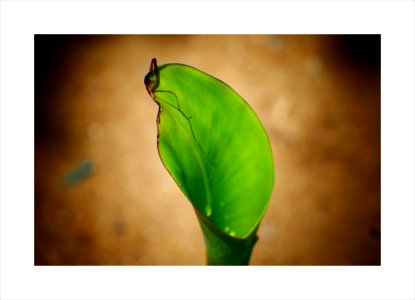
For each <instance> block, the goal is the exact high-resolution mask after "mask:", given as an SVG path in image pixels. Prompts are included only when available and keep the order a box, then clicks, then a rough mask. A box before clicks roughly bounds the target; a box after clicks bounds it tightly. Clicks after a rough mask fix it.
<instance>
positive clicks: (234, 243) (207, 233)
mask: <svg viewBox="0 0 415 300" xmlns="http://www.w3.org/2000/svg"><path fill="white" fill-rule="evenodd" d="M196 215H197V218H198V220H199V224H200V227H201V229H202V232H203V237H204V240H205V246H206V257H207V264H208V265H209V266H247V265H249V260H250V258H251V254H252V250H253V248H254V246H255V243H256V241H257V240H258V236H257V235H256V232H257V229H255V230H254V232H253V233H252V234H251V235H249V236H248V237H247V238H244V239H240V238H235V237H232V236H230V235H227V234H225V233H223V232H221V231H220V230H218V229H217V228H215V227H214V226H213V225H212V224H211V223H210V222H209V221H208V220H206V218H204V217H203V216H202V215H201V214H200V213H198V211H197V210H196Z"/></svg>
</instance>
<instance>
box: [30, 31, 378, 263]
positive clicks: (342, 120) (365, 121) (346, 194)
mask: <svg viewBox="0 0 415 300" xmlns="http://www.w3.org/2000/svg"><path fill="white" fill-rule="evenodd" d="M153 57H156V58H157V60H158V62H159V64H164V63H171V62H180V63H184V64H189V65H192V66H194V67H196V68H198V69H201V70H203V71H205V72H206V73H208V74H211V75H213V76H215V77H218V78H220V79H221V80H223V81H225V82H226V83H228V84H229V85H230V86H232V87H233V88H234V89H235V90H236V91H238V93H239V94H240V95H242V96H243V97H244V98H245V99H246V100H247V101H248V102H249V103H250V105H251V106H252V107H253V109H254V110H255V111H256V112H257V114H258V116H259V118H260V119H261V120H262V122H263V124H264V126H265V128H266V130H267V132H268V134H269V136H270V139H271V143H272V148H273V152H274V160H275V170H276V176H275V187H274V192H273V197H272V200H271V204H270V207H269V210H268V212H267V214H266V215H265V218H264V220H263V222H262V225H261V227H260V230H259V237H260V240H259V241H258V243H257V245H256V247H255V249H254V252H253V255H252V258H251V264H253V265H379V264H380V36H379V35H372V36H371V35H358V36H353V35H342V36H329V35H322V36H318V35H315V36H314V35H304V36H303V35H166V36H163V35H154V36H152V35H119V36H105V35H101V36H87V35H83V36H76V35H75V36H70V35H61V36H50V35H37V36H35V264H36V265H204V264H205V253H204V244H203V238H202V234H201V231H200V229H199V226H198V223H197V221H196V216H195V214H194V212H193V209H192V206H191V205H190V202H189V201H188V200H187V199H186V198H185V197H184V195H183V194H182V193H181V192H180V190H179V188H178V187H177V186H176V185H175V183H174V181H173V179H172V178H171V177H170V176H169V174H168V173H167V171H166V170H165V169H164V167H163V165H162V163H161V161H160V159H159V157H158V153H157V149H156V132H157V131H156V114H157V106H156V104H155V103H154V102H153V101H152V99H151V98H150V96H149V95H148V94H147V92H146V90H145V88H144V84H143V78H144V76H145V75H146V73H147V72H148V69H149V65H150V60H151V58H153Z"/></svg>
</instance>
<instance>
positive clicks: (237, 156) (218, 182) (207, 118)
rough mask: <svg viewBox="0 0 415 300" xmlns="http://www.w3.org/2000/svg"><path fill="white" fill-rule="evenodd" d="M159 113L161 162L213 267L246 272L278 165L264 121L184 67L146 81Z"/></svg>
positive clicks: (154, 70)
mask: <svg viewBox="0 0 415 300" xmlns="http://www.w3.org/2000/svg"><path fill="white" fill-rule="evenodd" d="M144 82H145V85H146V88H147V91H148V92H149V94H150V95H151V96H152V97H153V99H154V100H155V101H156V103H157V104H158V105H159V113H158V118H157V119H158V150H159V154H160V157H161V160H162V162H163V164H164V166H165V167H166V169H167V170H168V171H169V173H170V174H171V176H172V177H173V179H174V180H175V181H176V183H177V185H178V186H179V187H180V189H181V190H182V192H183V193H184V194H185V195H186V197H187V198H188V199H189V200H190V202H191V203H192V205H193V206H194V208H195V210H196V213H197V215H198V219H199V222H200V224H201V228H202V231H203V234H204V238H205V243H206V246H207V253H208V263H209V264H248V262H249V257H250V254H251V251H252V248H253V246H254V244H255V242H256V240H257V237H256V231H257V229H258V226H259V224H260V221H261V220H262V218H263V216H264V214H265V211H266V209H267V207H268V202H269V199H270V197H271V193H272V188H273V184H274V164H273V157H272V151H271V146H270V142H269V139H268V136H267V134H266V132H265V130H264V128H263V126H262V125H261V122H260V121H259V119H258V117H257V116H256V114H255V113H254V111H253V110H252V109H251V107H250V106H249V105H248V103H247V102H246V101H245V100H244V99H243V98H242V97H241V96H239V95H238V94H237V93H236V92H235V91H234V90H233V89H232V88H231V87H230V86H228V85H227V84H226V83H224V82H222V81H220V80H219V79H216V78H214V77H212V76H210V75H208V74H206V73H203V72H202V71H199V70H197V69H195V68H193V67H190V66H187V65H183V64H166V65H162V66H159V67H157V63H156V60H155V59H153V61H152V64H151V68H150V72H149V73H148V74H147V75H146V77H145V80H144Z"/></svg>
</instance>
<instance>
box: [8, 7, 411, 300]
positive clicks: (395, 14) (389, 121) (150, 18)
mask: <svg viewBox="0 0 415 300" xmlns="http://www.w3.org/2000/svg"><path fill="white" fill-rule="evenodd" d="M414 8H415V5H414V2H413V1H338V2H335V1H291V2H289V1H278V2H273V1H252V2H251V1H212V2H207V1H198V2H191V1H153V2H152V1H140V2H133V1H119V2H115V1H114V2H110V1H73V2H71V1H55V2H53V1H2V2H1V27H0V28H1V31H0V33H1V35H0V36H1V52H0V54H1V73H0V79H1V86H0V87H1V94H0V95H1V107H0V113H1V119H0V121H1V127H0V130H1V131H0V133H1V163H0V166H1V194H0V195H1V261H0V262H1V298H2V299H281V298H283V299H316V298H317V299H369V298H370V299H413V297H414V279H415V278H414V236H415V234H414V182H415V178H414V136H415V134H414V82H415V76H414V68H415V64H414V53H415V48H414V36H415V32H414V28H415V26H414V25H415V24H414ZM190 24H191V25H190ZM36 33H59V34H62V33H106V34H108V33H117V34H118V33H130V34H137V33H199V34H202V33H250V34H256V33H269V34H276V33H285V34H322V33H326V34H340V33H380V34H382V112H381V121H382V127H381V130H382V132H381V133H382V135H381V137H382V139H381V144H382V176H381V179H382V188H381V194H382V200H381V201H382V265H381V266H379V267H248V268H246V267H245V268H243V267H242V268H241V267H239V268H238V267H208V268H207V267H35V266H34V265H33V263H34V260H33V243H34V229H33V224H34V214H33V208H34V204H33V199H34V157H33V145H34V128H33V126H34V125H33V124H34V100H33V95H34V93H33V86H34V80H33V79H34V78H33V76H34V67H33V45H34V43H33V35H34V34H36ZM212 287H214V288H212Z"/></svg>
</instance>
